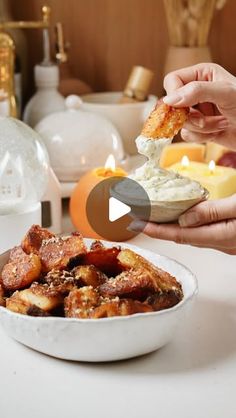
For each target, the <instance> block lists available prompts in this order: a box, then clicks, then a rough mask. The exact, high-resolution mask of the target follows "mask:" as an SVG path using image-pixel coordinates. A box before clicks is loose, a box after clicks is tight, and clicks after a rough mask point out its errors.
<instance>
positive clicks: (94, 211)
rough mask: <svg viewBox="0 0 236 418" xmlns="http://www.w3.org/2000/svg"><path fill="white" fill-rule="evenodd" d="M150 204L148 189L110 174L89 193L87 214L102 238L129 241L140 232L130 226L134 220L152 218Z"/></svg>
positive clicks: (127, 179) (94, 229)
mask: <svg viewBox="0 0 236 418" xmlns="http://www.w3.org/2000/svg"><path fill="white" fill-rule="evenodd" d="M150 212H151V204H150V200H149V198H148V195H147V193H146V191H145V190H144V189H143V187H142V186H140V184H139V183H137V182H136V181H134V180H132V179H129V178H128V177H109V178H107V179H105V180H102V181H101V182H100V183H98V184H97V185H96V186H95V187H94V188H93V189H92V191H91V192H90V194H89V196H88V198H87V203H86V215H87V220H88V222H89V224H90V227H91V228H92V230H93V231H95V233H96V235H98V236H99V237H101V238H103V239H106V240H110V241H126V240H128V239H131V238H133V237H134V236H136V235H137V234H138V233H139V232H135V231H132V230H131V229H129V227H130V224H131V223H132V222H133V221H134V220H135V219H142V220H145V221H148V220H149V217H150Z"/></svg>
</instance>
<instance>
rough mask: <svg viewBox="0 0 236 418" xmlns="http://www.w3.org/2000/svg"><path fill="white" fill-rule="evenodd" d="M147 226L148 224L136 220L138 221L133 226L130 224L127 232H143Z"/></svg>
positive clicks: (132, 223)
mask: <svg viewBox="0 0 236 418" xmlns="http://www.w3.org/2000/svg"><path fill="white" fill-rule="evenodd" d="M146 225H147V222H144V221H140V220H138V221H137V220H136V221H133V222H131V224H129V226H128V227H127V230H128V231H131V232H133V231H134V232H139V231H143V230H144V228H145V226H146Z"/></svg>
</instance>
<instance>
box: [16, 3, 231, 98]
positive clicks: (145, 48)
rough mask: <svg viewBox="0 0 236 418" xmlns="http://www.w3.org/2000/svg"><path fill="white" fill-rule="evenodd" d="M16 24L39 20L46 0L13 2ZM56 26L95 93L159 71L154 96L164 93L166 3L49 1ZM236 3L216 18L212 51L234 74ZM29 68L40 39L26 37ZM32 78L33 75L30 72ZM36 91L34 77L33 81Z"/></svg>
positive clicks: (76, 68) (74, 63)
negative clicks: (136, 70) (134, 73)
mask: <svg viewBox="0 0 236 418" xmlns="http://www.w3.org/2000/svg"><path fill="white" fill-rule="evenodd" d="M10 2H11V7H12V11H13V15H14V17H15V18H17V19H37V18H39V17H40V7H41V6H42V4H44V3H45V1H43V0H20V1H16V0H10ZM46 3H47V4H49V5H50V6H51V7H52V22H53V23H55V22H57V21H62V22H63V24H64V27H65V35H66V38H67V40H68V41H69V42H70V44H71V50H70V62H71V66H72V68H73V71H74V73H75V74H76V75H77V76H78V77H81V78H82V79H84V80H85V81H87V82H88V83H89V84H91V86H92V87H93V89H94V90H97V91H103V90H120V89H122V88H123V86H124V84H125V82H126V79H127V77H128V74H129V71H130V69H131V67H132V66H133V65H135V64H141V65H144V66H147V67H150V68H152V69H153V70H154V71H155V79H154V82H153V86H152V91H153V92H155V93H157V94H160V93H161V92H162V71H163V63H164V58H165V53H166V48H167V46H168V33H167V28H166V22H165V14H164V8H163V3H162V0H47V1H46ZM235 20H236V1H235V0H228V3H227V4H226V6H225V8H224V9H223V10H222V11H221V12H216V15H215V18H214V22H213V26H212V31H211V34H210V40H209V42H210V46H211V49H212V54H213V58H214V60H215V61H216V62H218V63H220V64H221V65H223V66H225V67H226V68H227V69H229V70H230V71H231V72H232V73H235V74H236V42H235ZM26 34H27V41H28V50H29V66H30V69H32V66H33V65H34V64H35V63H36V62H40V60H41V58H42V46H41V36H40V33H39V32H38V31H33V30H30V31H27V33H26ZM31 74H32V71H31ZM30 85H31V87H32V77H31V81H30Z"/></svg>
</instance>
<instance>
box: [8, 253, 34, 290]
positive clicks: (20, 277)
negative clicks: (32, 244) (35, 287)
mask: <svg viewBox="0 0 236 418" xmlns="http://www.w3.org/2000/svg"><path fill="white" fill-rule="evenodd" d="M40 273H41V262H40V258H39V257H38V256H37V255H36V254H29V255H28V254H26V253H25V252H24V251H23V250H22V248H21V247H14V248H13V249H12V250H11V252H10V259H9V262H8V263H7V264H6V265H5V266H4V267H3V270H2V277H1V281H2V284H3V287H4V288H5V289H6V290H18V289H22V288H24V287H26V286H29V285H30V284H31V283H32V282H33V281H35V280H37V279H38V278H39V276H40Z"/></svg>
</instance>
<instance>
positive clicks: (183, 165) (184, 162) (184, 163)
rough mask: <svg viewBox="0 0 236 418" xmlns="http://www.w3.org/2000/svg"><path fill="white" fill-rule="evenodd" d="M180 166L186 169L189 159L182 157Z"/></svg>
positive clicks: (185, 156)
mask: <svg viewBox="0 0 236 418" xmlns="http://www.w3.org/2000/svg"><path fill="white" fill-rule="evenodd" d="M181 166H182V167H183V168H187V167H188V166H189V158H188V156H187V155H184V156H183V158H182V160H181Z"/></svg>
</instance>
